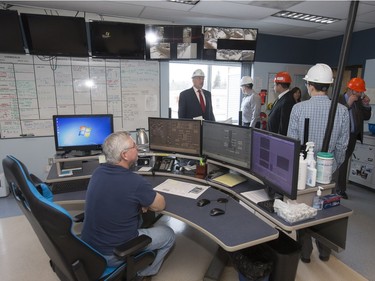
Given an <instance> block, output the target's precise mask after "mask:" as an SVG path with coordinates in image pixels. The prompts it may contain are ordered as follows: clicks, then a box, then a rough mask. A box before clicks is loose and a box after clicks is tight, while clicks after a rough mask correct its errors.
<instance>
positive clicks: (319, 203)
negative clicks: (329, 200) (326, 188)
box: [313, 186, 323, 210]
mask: <svg viewBox="0 0 375 281" xmlns="http://www.w3.org/2000/svg"><path fill="white" fill-rule="evenodd" d="M322 190H323V187H321V186H318V191H317V192H316V195H315V196H314V200H313V208H315V209H317V210H321V209H323V200H322Z"/></svg>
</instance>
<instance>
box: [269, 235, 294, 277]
mask: <svg viewBox="0 0 375 281" xmlns="http://www.w3.org/2000/svg"><path fill="white" fill-rule="evenodd" d="M263 245H264V247H265V248H266V249H267V250H266V251H265V253H266V254H267V259H269V260H271V261H272V262H273V269H272V272H271V274H270V277H269V280H270V281H294V280H295V278H296V274H297V268H298V262H299V258H300V254H301V245H300V244H299V243H298V242H297V241H295V240H294V239H292V238H290V237H289V236H288V235H286V234H285V233H284V232H282V231H279V237H278V238H277V239H276V240H272V241H270V242H267V243H265V244H263Z"/></svg>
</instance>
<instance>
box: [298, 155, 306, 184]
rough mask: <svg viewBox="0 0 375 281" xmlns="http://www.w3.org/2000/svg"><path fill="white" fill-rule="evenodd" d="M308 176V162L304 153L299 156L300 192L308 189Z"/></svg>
mask: <svg viewBox="0 0 375 281" xmlns="http://www.w3.org/2000/svg"><path fill="white" fill-rule="evenodd" d="M306 176H307V161H306V160H305V159H304V158H303V153H300V155H299V169H298V186H297V189H298V190H303V189H305V188H306Z"/></svg>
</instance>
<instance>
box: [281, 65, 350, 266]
mask: <svg viewBox="0 0 375 281" xmlns="http://www.w3.org/2000/svg"><path fill="white" fill-rule="evenodd" d="M303 79H304V80H305V81H306V84H305V85H306V88H307V91H308V93H309V95H310V96H311V98H310V99H309V100H306V101H302V102H299V103H297V104H296V105H295V106H294V107H293V109H292V112H291V114H290V121H289V127H288V134H287V136H289V137H292V138H294V139H298V140H300V141H301V144H303V141H304V128H305V119H307V118H308V119H309V133H308V141H309V142H314V144H315V149H314V153H315V159H316V154H317V152H320V151H321V150H322V146H323V139H324V135H325V131H326V127H327V122H328V116H329V112H330V110H331V100H330V99H329V97H328V96H327V91H328V89H329V87H330V85H331V84H332V83H333V73H332V69H331V68H330V67H329V66H328V65H326V64H322V63H318V64H316V65H314V66H313V67H311V68H310V69H309V71H308V72H307V74H306V76H305V77H304V78H303ZM349 124H350V121H349V112H348V109H347V108H346V107H345V106H344V105H342V104H337V109H336V114H335V122H334V125H333V128H332V134H331V140H330V142H329V148H328V152H330V153H332V154H333V156H334V161H333V171H335V170H337V168H338V167H340V165H341V164H342V163H343V162H344V159H345V151H346V148H347V146H348V141H349ZM297 240H298V242H300V244H301V245H302V251H301V260H302V261H303V262H305V263H309V262H310V255H311V252H312V250H313V246H312V238H311V234H310V233H309V232H308V231H307V230H306V229H301V230H298V231H297ZM316 244H317V246H318V250H319V258H320V259H321V260H322V261H328V260H329V257H330V254H331V249H329V248H328V247H326V246H324V245H323V244H322V243H321V242H320V241H319V239H316Z"/></svg>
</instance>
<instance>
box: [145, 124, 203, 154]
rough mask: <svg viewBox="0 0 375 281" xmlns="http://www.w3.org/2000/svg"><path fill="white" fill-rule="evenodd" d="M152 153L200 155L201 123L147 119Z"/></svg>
mask: <svg viewBox="0 0 375 281" xmlns="http://www.w3.org/2000/svg"><path fill="white" fill-rule="evenodd" d="M148 129H149V147H150V150H152V151H162V152H172V153H181V154H187V155H193V156H200V155H201V121H200V120H194V119H169V118H157V117H149V118H148Z"/></svg>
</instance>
